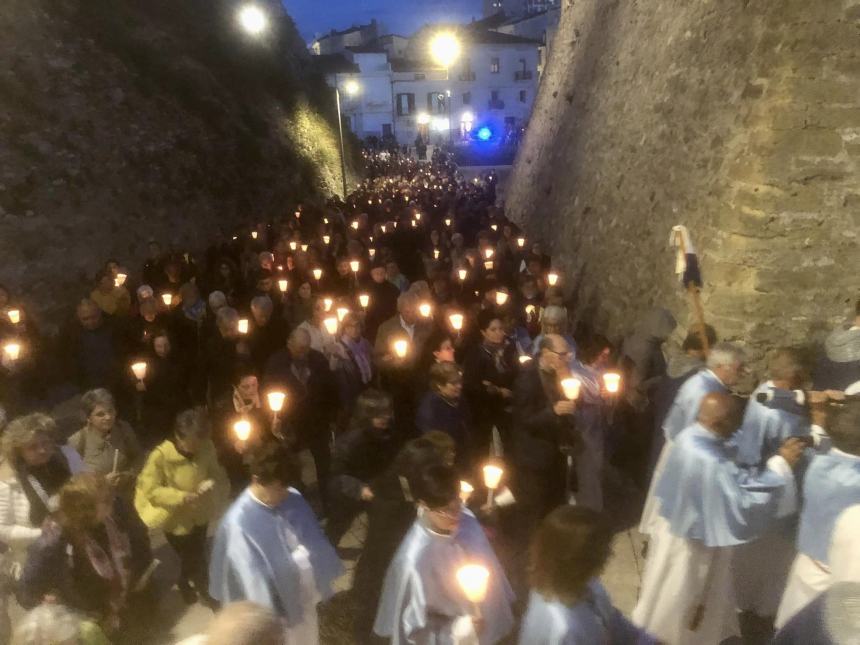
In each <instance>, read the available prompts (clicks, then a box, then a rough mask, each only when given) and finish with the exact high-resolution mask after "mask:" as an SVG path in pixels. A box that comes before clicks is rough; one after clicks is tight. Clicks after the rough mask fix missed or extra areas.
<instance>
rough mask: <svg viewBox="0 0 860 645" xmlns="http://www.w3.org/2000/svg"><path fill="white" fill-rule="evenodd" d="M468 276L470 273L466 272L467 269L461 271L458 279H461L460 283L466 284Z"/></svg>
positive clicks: (458, 273) (458, 272)
mask: <svg viewBox="0 0 860 645" xmlns="http://www.w3.org/2000/svg"><path fill="white" fill-rule="evenodd" d="M467 275H469V272H468V271H466V269H460V270H458V271H457V277H458V278H460V282H465V281H466V276H467Z"/></svg>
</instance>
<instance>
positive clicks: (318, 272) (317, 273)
mask: <svg viewBox="0 0 860 645" xmlns="http://www.w3.org/2000/svg"><path fill="white" fill-rule="evenodd" d="M311 273H313V275H314V280H316V281H317V282H319V281H320V278H322V269H314V270H313V271H312V272H311Z"/></svg>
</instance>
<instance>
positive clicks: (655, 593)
mask: <svg viewBox="0 0 860 645" xmlns="http://www.w3.org/2000/svg"><path fill="white" fill-rule="evenodd" d="M733 549H734V547H706V546H705V545H704V544H702V543H701V542H699V541H696V540H687V539H683V538H679V537H676V536H675V535H673V534H672V532H671V531H670V530H669V523H668V522H667V521H666V520H665V519H664V518H663V517H662V516H660V515H658V516H657V517H656V519H655V521H654V522H653V524H652V533H651V545H650V547H649V552H648V562H647V564H646V567H645V574H644V577H643V579H642V594H641V596H640V598H639V602H638V603H637V604H636V608H635V609H634V610H633V615H632V620H633V623H634V624H635V625H637V626H638V627H641V628H642V629H644V630H645V631H647V632H648V633H649V634H651V635H653V636H655V637H657V638H658V639H660V640H661V641H663V642H665V643H671V645H687V644H689V645H706V644H707V645H710V644H712V643H713V644H716V643H720V642H721V641H723V640H724V639H726V638H729V637H731V636H739V635H740V626H739V624H738V618H737V614H736V613H735V594H734V588H733V586H732V576H731V559H732V551H733ZM709 571H710V573H709ZM706 587H707V589H706ZM701 603H704V614H703V616H702V619H701V621H700V623H699V626H698V628H697V629H696V630H695V631H693V630H691V629H690V622H691V619H692V617H693V615H694V614H695V612H696V608H697V607H698V605H699V604H701Z"/></svg>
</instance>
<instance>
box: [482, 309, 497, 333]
mask: <svg viewBox="0 0 860 645" xmlns="http://www.w3.org/2000/svg"><path fill="white" fill-rule="evenodd" d="M494 320H498V321H500V322H501V321H502V316H501V314H500V313H498V312H497V311H493V310H492V309H481V311H479V312H478V329H480V330H481V331H484V330H485V329H487V328H488V327H489V326H490V325H492V324H493V321H494Z"/></svg>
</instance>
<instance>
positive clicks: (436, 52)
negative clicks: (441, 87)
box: [430, 31, 462, 69]
mask: <svg viewBox="0 0 860 645" xmlns="http://www.w3.org/2000/svg"><path fill="white" fill-rule="evenodd" d="M461 49H462V47H461V45H460V40H459V38H457V36H456V35H454V33H453V32H450V31H443V32H440V33H438V34H436V35H435V36H433V38H432V39H431V40H430V57H431V58H432V59H433V61H434V62H436V63H438V64H439V65H441V66H442V67H444V68H445V69H448V68H449V67H451V65H452V64H453V63H454V61H455V60H457V59H458V58H459V57H460V51H461Z"/></svg>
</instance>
